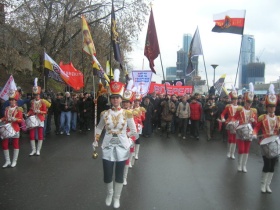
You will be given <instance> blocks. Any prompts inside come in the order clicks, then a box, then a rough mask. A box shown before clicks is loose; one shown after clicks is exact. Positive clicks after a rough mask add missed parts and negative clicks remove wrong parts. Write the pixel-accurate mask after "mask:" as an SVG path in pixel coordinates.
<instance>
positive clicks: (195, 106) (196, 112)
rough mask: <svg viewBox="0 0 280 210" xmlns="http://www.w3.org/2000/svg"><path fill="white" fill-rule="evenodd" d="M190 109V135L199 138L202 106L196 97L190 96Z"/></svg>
mask: <svg viewBox="0 0 280 210" xmlns="http://www.w3.org/2000/svg"><path fill="white" fill-rule="evenodd" d="M190 110H191V115H190V119H191V135H192V136H194V137H195V138H196V139H197V140H199V123H200V121H201V117H202V107H201V103H199V102H198V101H197V99H196V97H192V99H191V103H190Z"/></svg>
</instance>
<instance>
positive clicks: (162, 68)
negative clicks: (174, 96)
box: [159, 50, 167, 95]
mask: <svg viewBox="0 0 280 210" xmlns="http://www.w3.org/2000/svg"><path fill="white" fill-rule="evenodd" d="M159 51H160V50H159ZM159 57H160V64H161V70H162V76H163V81H164V87H165V95H167V87H166V81H165V75H164V70H163V65H162V59H161V53H160V54H159Z"/></svg>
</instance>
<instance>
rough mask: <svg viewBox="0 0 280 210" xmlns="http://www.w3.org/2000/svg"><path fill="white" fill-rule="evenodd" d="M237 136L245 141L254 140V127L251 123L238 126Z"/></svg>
mask: <svg viewBox="0 0 280 210" xmlns="http://www.w3.org/2000/svg"><path fill="white" fill-rule="evenodd" d="M236 138H237V139H240V140H244V141H252V139H253V128H252V125H251V124H250V123H246V124H243V125H239V126H238V127H237V128H236Z"/></svg>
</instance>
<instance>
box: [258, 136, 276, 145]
mask: <svg viewBox="0 0 280 210" xmlns="http://www.w3.org/2000/svg"><path fill="white" fill-rule="evenodd" d="M277 140H279V137H278V136H276V135H275V136H270V137H267V138H265V139H263V140H262V141H261V143H260V145H264V144H268V143H270V142H273V141H277Z"/></svg>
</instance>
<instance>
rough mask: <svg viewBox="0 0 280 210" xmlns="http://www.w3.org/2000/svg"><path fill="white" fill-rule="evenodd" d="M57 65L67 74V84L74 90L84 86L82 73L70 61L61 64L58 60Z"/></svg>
mask: <svg viewBox="0 0 280 210" xmlns="http://www.w3.org/2000/svg"><path fill="white" fill-rule="evenodd" d="M59 67H60V68H61V69H62V70H63V71H64V72H65V74H67V75H68V76H69V79H68V81H67V84H68V85H69V86H71V87H72V88H74V89H75V90H80V89H81V88H82V87H84V75H83V73H82V72H80V71H79V70H77V69H75V67H74V66H73V64H72V63H68V64H63V63H62V62H60V64H59Z"/></svg>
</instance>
